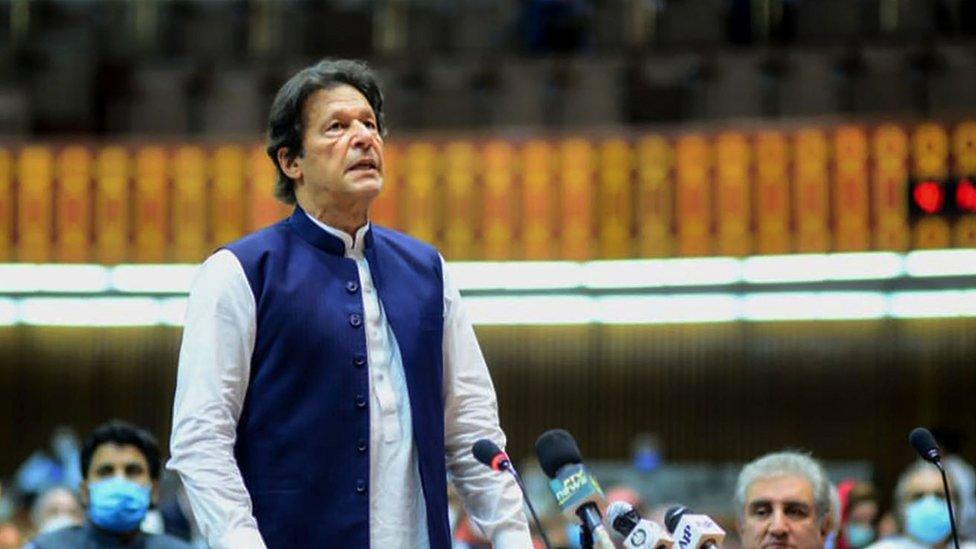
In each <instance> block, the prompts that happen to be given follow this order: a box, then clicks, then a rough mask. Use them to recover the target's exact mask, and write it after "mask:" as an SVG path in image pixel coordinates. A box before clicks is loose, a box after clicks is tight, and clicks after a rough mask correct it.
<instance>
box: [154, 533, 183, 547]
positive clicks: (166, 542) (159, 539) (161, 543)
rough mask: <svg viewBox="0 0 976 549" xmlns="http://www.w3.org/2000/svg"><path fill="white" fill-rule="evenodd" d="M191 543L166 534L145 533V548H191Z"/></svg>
mask: <svg viewBox="0 0 976 549" xmlns="http://www.w3.org/2000/svg"><path fill="white" fill-rule="evenodd" d="M192 547H193V546H192V545H190V544H189V543H187V542H185V541H183V540H181V539H179V538H174V537H173V536H170V535H168V534H146V549H192Z"/></svg>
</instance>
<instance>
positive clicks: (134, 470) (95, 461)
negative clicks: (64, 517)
mask: <svg viewBox="0 0 976 549" xmlns="http://www.w3.org/2000/svg"><path fill="white" fill-rule="evenodd" d="M112 477H121V478H124V479H127V480H130V481H132V482H134V483H136V484H139V485H140V486H149V487H151V488H152V501H154V502H155V501H156V483H155V482H153V480H152V477H151V476H150V474H149V463H148V462H147V461H146V457H145V456H144V455H142V452H140V451H139V448H136V447H135V446H133V445H131V444H115V443H114V442H106V443H105V444H102V445H101V446H99V447H98V448H96V449H95V453H93V454H92V460H91V465H90V466H89V467H88V471H86V475H85V480H84V481H83V482H82V486H81V499H82V503H83V504H84V505H85V506H87V505H88V486H89V485H91V484H94V483H96V482H100V481H103V480H108V479H110V478H112Z"/></svg>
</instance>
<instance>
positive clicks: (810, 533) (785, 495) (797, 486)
mask: <svg viewBox="0 0 976 549" xmlns="http://www.w3.org/2000/svg"><path fill="white" fill-rule="evenodd" d="M827 530H828V524H827V521H826V520H821V519H818V518H817V513H816V505H815V504H814V499H813V486H812V485H811V484H810V481H808V480H807V479H806V478H804V477H802V476H798V475H777V476H773V477H766V478H762V479H759V480H757V481H755V482H753V483H752V484H751V485H750V486H749V488H748V489H747V490H746V503H745V509H744V510H743V518H742V521H741V523H740V524H739V534H740V536H741V537H742V547H743V548H745V549H760V548H761V549H786V548H790V549H822V548H823V544H824V539H825V538H826V536H827Z"/></svg>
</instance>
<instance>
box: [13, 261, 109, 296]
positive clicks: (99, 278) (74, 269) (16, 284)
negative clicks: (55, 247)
mask: <svg viewBox="0 0 976 549" xmlns="http://www.w3.org/2000/svg"><path fill="white" fill-rule="evenodd" d="M109 272H110V269H109V268H106V267H103V266H101V265H87V264H84V265H81V264H79V265H75V264H55V263H45V264H34V263H6V264H0V292H3V293H10V294H30V293H36V292H60V293H101V292H105V291H107V290H110V289H111V284H110V283H109Z"/></svg>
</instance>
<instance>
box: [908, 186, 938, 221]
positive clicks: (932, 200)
mask: <svg viewBox="0 0 976 549" xmlns="http://www.w3.org/2000/svg"><path fill="white" fill-rule="evenodd" d="M912 200H914V201H915V206H916V207H917V208H918V209H919V210H921V211H922V212H924V213H927V214H934V213H939V212H940V211H942V204H943V202H944V201H945V191H944V190H943V188H942V183H938V182H936V181H922V182H920V183H918V184H917V185H915V188H914V189H912Z"/></svg>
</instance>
